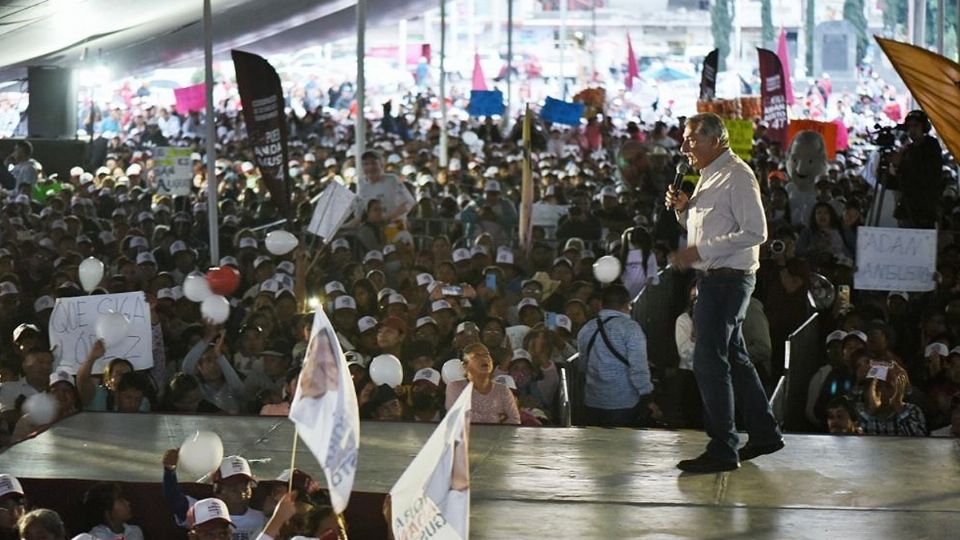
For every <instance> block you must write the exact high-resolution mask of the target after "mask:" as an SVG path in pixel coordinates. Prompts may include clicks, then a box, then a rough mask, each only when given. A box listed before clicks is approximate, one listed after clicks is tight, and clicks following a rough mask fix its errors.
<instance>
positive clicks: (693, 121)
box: [687, 113, 730, 148]
mask: <svg viewBox="0 0 960 540" xmlns="http://www.w3.org/2000/svg"><path fill="white" fill-rule="evenodd" d="M687 125H688V126H690V129H692V130H693V131H695V132H698V133H700V134H702V135H706V136H708V137H716V138H717V140H718V141H720V146H722V147H724V148H727V147H729V146H730V134H729V133H727V126H726V125H724V123H723V118H720V117H719V116H718V115H716V114H714V113H699V114H695V115H693V116H691V117H690V118H687Z"/></svg>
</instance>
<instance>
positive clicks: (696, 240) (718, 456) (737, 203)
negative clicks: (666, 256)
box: [666, 113, 783, 473]
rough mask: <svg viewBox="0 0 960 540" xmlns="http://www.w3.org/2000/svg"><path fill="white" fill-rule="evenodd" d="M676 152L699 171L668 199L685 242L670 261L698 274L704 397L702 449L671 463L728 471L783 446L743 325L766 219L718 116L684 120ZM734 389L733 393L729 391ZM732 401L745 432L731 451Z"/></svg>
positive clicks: (697, 371) (698, 354) (697, 370)
mask: <svg viewBox="0 0 960 540" xmlns="http://www.w3.org/2000/svg"><path fill="white" fill-rule="evenodd" d="M680 151H681V152H682V153H683V155H684V156H686V158H687V159H688V160H689V161H690V165H691V166H692V167H694V168H695V169H697V170H699V171H700V181H699V182H698V183H697V187H696V189H694V191H693V194H692V195H691V196H690V197H689V198H688V197H687V195H686V194H684V193H683V192H681V191H679V190H678V189H677V186H671V187H670V188H669V189H668V191H667V196H666V206H667V208H673V209H674V210H675V211H676V212H677V222H678V223H680V224H681V225H683V226H685V228H686V229H687V247H685V248H683V249H681V250H679V251H677V252H674V253H672V254H671V256H670V263H671V265H673V266H674V267H675V268H678V269H685V268H690V267H693V268H694V269H696V270H697V273H698V274H699V282H698V288H697V303H696V305H695V306H694V310H693V325H694V331H695V332H696V336H697V340H696V346H695V349H694V353H693V372H694V375H695V376H696V379H697V385H698V386H699V387H700V395H701V396H702V397H703V412H704V426H705V428H706V432H707V435H709V436H710V443H709V444H708V445H707V451H706V452H704V453H703V454H701V455H700V456H699V457H697V458H694V459H687V460H683V461H681V462H680V463H678V464H677V467H679V468H680V469H681V470H683V471H686V472H693V473H711V472H721V471H730V470H734V469H737V468H739V467H740V461H746V460H749V459H753V458H755V457H757V456H760V455H764V454H770V453H773V452H776V451H777V450H780V449H781V448H783V436H782V435H781V433H780V430H779V427H778V426H777V422H776V420H775V419H774V417H773V411H772V409H771V408H770V404H769V403H768V402H767V396H766V394H765V393H764V390H763V386H761V384H760V379H759V377H757V371H756V369H754V367H753V364H752V363H751V362H750V357H749V356H748V355H747V349H746V347H745V345H744V341H743V334H742V332H741V327H742V325H743V318H744V314H745V313H746V309H747V303H748V302H749V300H750V294H751V293H752V292H753V288H754V285H755V284H756V275H755V273H756V271H757V268H758V267H759V266H760V260H759V259H760V244H762V243H763V242H764V240H765V239H766V237H767V224H766V219H765V217H764V212H763V206H762V204H761V202H760V187H759V185H758V183H757V179H756V177H755V176H754V174H753V171H751V170H750V167H749V165H747V164H746V163H744V162H743V161H742V160H741V159H740V158H739V157H737V156H736V154H734V153H733V152H732V151H731V150H730V147H729V140H728V134H727V129H726V127H725V126H724V124H723V120H722V119H721V118H720V117H719V116H717V115H715V114H712V113H704V114H698V115H696V116H693V117H691V118H690V119H688V120H687V124H686V128H685V129H684V133H683V144H682V145H681V147H680ZM734 396H736V398H735V397H734ZM734 403H739V404H740V413H741V416H742V419H743V422H744V424H745V426H744V427H746V430H747V433H748V434H749V436H750V438H749V441H748V442H747V444H746V445H745V446H744V447H743V448H741V449H740V450H739V452H738V451H737V446H738V444H739V437H738V435H737V428H736V425H735V423H734Z"/></svg>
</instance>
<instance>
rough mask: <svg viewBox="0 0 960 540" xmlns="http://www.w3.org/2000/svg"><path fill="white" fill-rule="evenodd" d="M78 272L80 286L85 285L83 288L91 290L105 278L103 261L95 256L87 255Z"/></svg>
mask: <svg viewBox="0 0 960 540" xmlns="http://www.w3.org/2000/svg"><path fill="white" fill-rule="evenodd" d="M78 273H79V275H80V286H81V287H83V290H85V291H87V292H91V291H93V290H94V289H96V288H97V285H99V284H100V281H102V280H103V262H101V261H100V259H97V258H95V257H87V258H86V259H84V260H83V262H81V263H80V268H79V269H78Z"/></svg>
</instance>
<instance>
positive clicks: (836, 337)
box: [827, 330, 847, 345]
mask: <svg viewBox="0 0 960 540" xmlns="http://www.w3.org/2000/svg"><path fill="white" fill-rule="evenodd" d="M845 337H847V333H846V332H844V331H843V330H834V331H833V332H830V333H829V334H827V345H829V344H830V342H831V341H843V338H845Z"/></svg>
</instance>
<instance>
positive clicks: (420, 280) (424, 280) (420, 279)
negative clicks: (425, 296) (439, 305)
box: [417, 272, 433, 287]
mask: <svg viewBox="0 0 960 540" xmlns="http://www.w3.org/2000/svg"><path fill="white" fill-rule="evenodd" d="M431 283H433V276H431V275H430V274H428V273H426V272H424V273H422V274H417V286H418V287H423V286H425V285H430V284H431Z"/></svg>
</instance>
